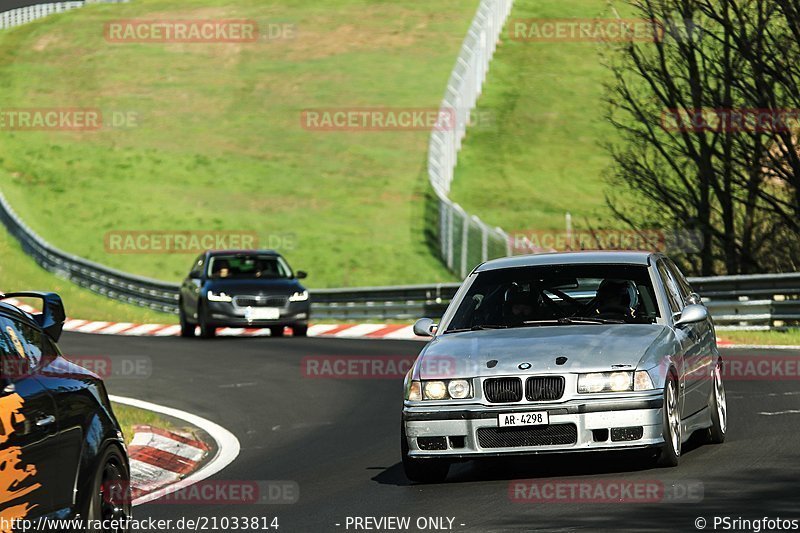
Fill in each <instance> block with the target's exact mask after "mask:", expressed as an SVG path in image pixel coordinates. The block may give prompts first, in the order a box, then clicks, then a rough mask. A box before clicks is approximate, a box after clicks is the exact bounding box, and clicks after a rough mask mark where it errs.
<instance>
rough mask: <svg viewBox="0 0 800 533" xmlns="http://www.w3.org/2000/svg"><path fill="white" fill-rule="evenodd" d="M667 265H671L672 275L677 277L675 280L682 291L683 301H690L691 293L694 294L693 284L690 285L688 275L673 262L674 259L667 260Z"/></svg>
mask: <svg viewBox="0 0 800 533" xmlns="http://www.w3.org/2000/svg"><path fill="white" fill-rule="evenodd" d="M667 266H668V267H669V270H670V272H671V273H672V277H673V278H674V279H675V282H676V283H677V285H678V288H679V289H680V291H681V295H682V296H683V301H684V302H686V301H688V300H689V295H690V294H692V287H691V285H689V282H688V281H686V277H685V276H684V275H683V272H681V271H680V269H679V268H678V267H677V266H676V265H675V263H673V262H672V260H667Z"/></svg>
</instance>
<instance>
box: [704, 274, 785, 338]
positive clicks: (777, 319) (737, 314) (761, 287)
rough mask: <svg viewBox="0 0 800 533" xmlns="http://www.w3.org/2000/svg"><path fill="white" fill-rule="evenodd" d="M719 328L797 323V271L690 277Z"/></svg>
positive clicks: (759, 326) (781, 325)
mask: <svg viewBox="0 0 800 533" xmlns="http://www.w3.org/2000/svg"><path fill="white" fill-rule="evenodd" d="M689 282H690V283H691V284H692V287H693V288H694V290H695V291H697V292H698V293H699V294H700V295H701V296H702V297H703V300H704V301H705V303H706V305H707V306H708V308H709V310H710V311H711V314H712V316H713V317H714V321H715V323H716V324H718V325H719V326H720V327H721V328H722V329H726V328H737V329H743V328H746V329H770V328H781V327H791V326H795V327H797V326H800V273H791V274H755V275H749V276H718V277H714V278H689Z"/></svg>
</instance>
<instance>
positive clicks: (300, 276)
mask: <svg viewBox="0 0 800 533" xmlns="http://www.w3.org/2000/svg"><path fill="white" fill-rule="evenodd" d="M296 276H297V279H306V278H307V277H308V272H306V271H304V270H298V271H297V274H296Z"/></svg>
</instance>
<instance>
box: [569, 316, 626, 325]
mask: <svg viewBox="0 0 800 533" xmlns="http://www.w3.org/2000/svg"><path fill="white" fill-rule="evenodd" d="M558 323H559V324H625V323H626V322H625V321H624V320H614V319H611V318H597V317H593V316H570V317H564V318H559V319H558Z"/></svg>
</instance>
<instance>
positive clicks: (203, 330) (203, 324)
mask: <svg viewBox="0 0 800 533" xmlns="http://www.w3.org/2000/svg"><path fill="white" fill-rule="evenodd" d="M197 320H198V321H199V322H200V336H201V337H202V338H204V339H213V338H214V337H215V336H216V335H217V328H216V326H211V325H209V324H208V322H207V321H206V320H207V319H206V310H205V309H204V308H203V306H200V309H199V310H198V312H197Z"/></svg>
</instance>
